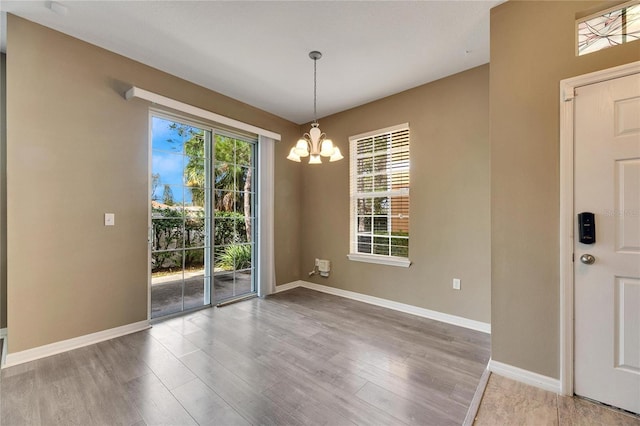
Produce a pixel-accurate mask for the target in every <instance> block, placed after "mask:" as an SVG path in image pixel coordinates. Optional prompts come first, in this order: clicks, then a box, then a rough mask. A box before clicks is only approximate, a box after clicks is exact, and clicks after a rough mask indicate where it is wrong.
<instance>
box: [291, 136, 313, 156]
mask: <svg viewBox="0 0 640 426" xmlns="http://www.w3.org/2000/svg"><path fill="white" fill-rule="evenodd" d="M292 149H295V151H296V154H298V155H299V156H300V157H306V156H308V155H309V146H308V144H307V141H306V140H304V139H299V140H298V142H297V143H296V147H295V148H292Z"/></svg>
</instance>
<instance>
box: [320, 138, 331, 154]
mask: <svg viewBox="0 0 640 426" xmlns="http://www.w3.org/2000/svg"><path fill="white" fill-rule="evenodd" d="M333 151H334V148H333V141H332V140H331V139H325V140H324V141H322V148H321V149H320V155H322V156H323V157H331V156H332V155H333Z"/></svg>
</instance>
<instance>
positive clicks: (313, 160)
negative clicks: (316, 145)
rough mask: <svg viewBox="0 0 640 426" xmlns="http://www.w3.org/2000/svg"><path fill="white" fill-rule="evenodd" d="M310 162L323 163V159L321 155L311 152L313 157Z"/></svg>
mask: <svg viewBox="0 0 640 426" xmlns="http://www.w3.org/2000/svg"><path fill="white" fill-rule="evenodd" d="M309 164H322V160H321V159H320V156H319V155H315V154H311V158H309Z"/></svg>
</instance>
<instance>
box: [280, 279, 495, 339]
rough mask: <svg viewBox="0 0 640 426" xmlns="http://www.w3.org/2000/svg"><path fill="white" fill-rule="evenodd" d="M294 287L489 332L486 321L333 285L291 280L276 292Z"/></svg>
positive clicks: (489, 327) (488, 325) (489, 326)
mask: <svg viewBox="0 0 640 426" xmlns="http://www.w3.org/2000/svg"><path fill="white" fill-rule="evenodd" d="M295 287H304V288H308V289H311V290H316V291H321V292H323V293H328V294H333V295H334V296H340V297H344V298H347V299H353V300H358V301H360V302H364V303H368V304H370V305H376V306H381V307H383V308H388V309H393V310H394V311H400V312H404V313H407V314H411V315H416V316H419V317H423V318H429V319H432V320H436V321H440V322H446V323H447V324H453V325H457V326H460V327H464V328H470V329H472V330H476V331H481V332H483V333H488V334H490V333H491V324H488V323H486V322H480V321H475V320H471V319H468V318H463V317H459V316H456V315H450V314H445V313H442V312H438V311H432V310H430V309H425V308H420V307H417V306H413V305H407V304H405V303H400V302H394V301H393V300H388V299H382V298H380V297H375V296H369V295H367V294H362V293H356V292H354V291H349V290H342V289H339V288H335V287H329V286H326V285H322V284H315V283H310V282H308V281H302V280H299V281H293V282H291V283H288V284H283V285H279V286H276V293H279V292H281V291H285V290H290V289H292V288H295Z"/></svg>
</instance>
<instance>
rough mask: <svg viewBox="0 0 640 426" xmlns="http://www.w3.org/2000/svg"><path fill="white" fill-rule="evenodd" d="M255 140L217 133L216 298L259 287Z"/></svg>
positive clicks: (223, 298) (215, 169)
mask: <svg viewBox="0 0 640 426" xmlns="http://www.w3.org/2000/svg"><path fill="white" fill-rule="evenodd" d="M256 146H257V145H256V143H255V141H252V140H250V139H246V138H241V137H238V136H232V135H229V134H224V133H216V135H215V154H214V155H215V162H214V173H215V176H214V179H215V181H214V184H213V186H214V200H215V222H214V224H215V231H214V232H215V237H214V256H215V273H214V286H215V289H214V294H215V301H216V302H221V301H224V300H227V299H230V298H234V297H238V296H242V295H246V294H249V293H253V292H255V291H256V288H255V275H256V274H255V267H254V261H253V260H254V259H255V253H256V245H255V240H256V238H255V235H256V226H255V223H256V218H255V214H254V212H255V208H254V206H255V199H256V196H255V194H256V193H255V190H256V168H255V159H256Z"/></svg>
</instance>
